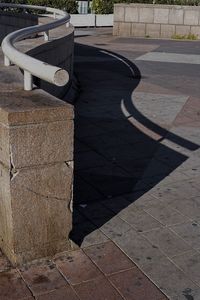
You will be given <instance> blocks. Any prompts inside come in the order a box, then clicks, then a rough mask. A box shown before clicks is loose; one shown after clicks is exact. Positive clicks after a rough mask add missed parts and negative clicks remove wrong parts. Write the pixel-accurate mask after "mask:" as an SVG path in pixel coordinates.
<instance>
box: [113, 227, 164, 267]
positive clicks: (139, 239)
mask: <svg viewBox="0 0 200 300" xmlns="http://www.w3.org/2000/svg"><path fill="white" fill-rule="evenodd" d="M113 240H114V242H115V243H116V244H117V245H118V247H120V249H122V251H123V252H124V253H125V254H126V255H127V256H128V257H129V258H130V259H131V260H133V261H134V262H135V263H136V264H137V265H138V266H139V267H143V266H145V265H148V264H149V263H152V264H157V263H158V261H159V260H160V259H162V258H164V257H165V255H164V254H163V253H161V252H160V250H159V249H158V247H157V246H156V245H152V244H151V243H150V242H149V241H147V239H145V238H144V237H143V236H142V235H141V234H139V233H137V232H136V231H135V230H134V229H131V230H129V231H127V232H125V233H124V234H123V235H122V236H120V237H116V238H114V239H113Z"/></svg>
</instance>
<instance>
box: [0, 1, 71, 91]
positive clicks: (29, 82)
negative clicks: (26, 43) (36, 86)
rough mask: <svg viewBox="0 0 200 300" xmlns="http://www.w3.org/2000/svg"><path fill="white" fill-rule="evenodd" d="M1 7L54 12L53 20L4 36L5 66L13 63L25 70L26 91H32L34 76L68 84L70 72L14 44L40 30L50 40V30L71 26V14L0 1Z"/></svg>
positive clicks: (42, 7)
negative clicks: (43, 60)
mask: <svg viewBox="0 0 200 300" xmlns="http://www.w3.org/2000/svg"><path fill="white" fill-rule="evenodd" d="M0 8H20V9H34V10H40V11H44V12H47V13H52V14H53V15H49V16H53V18H54V20H53V22H50V23H48V24H42V25H35V26H30V27H26V28H23V29H20V30H17V31H15V32H12V33H10V34H8V35H7V36H6V37H5V38H4V40H3V42H2V45H1V47H2V51H3V53H4V55H5V60H4V63H5V66H10V65H11V63H13V64H15V65H17V66H18V67H20V68H21V69H23V70H24V89H25V90H26V91H30V90H32V88H33V76H36V77H38V78H40V79H42V80H45V81H47V82H49V83H53V84H55V85H57V86H64V85H66V84H67V83H68V81H69V74H68V72H67V71H66V70H63V69H61V68H59V67H56V66H52V65H49V64H47V63H45V62H42V61H40V60H38V59H35V58H33V57H30V56H29V55H27V54H25V53H22V52H20V51H19V50H18V49H17V48H16V47H15V46H14V43H15V42H18V41H20V40H23V39H25V38H28V37H30V36H32V35H33V34H36V33H40V32H44V39H45V41H48V40H49V30H51V29H55V28H57V27H59V26H61V25H64V24H66V25H67V26H69V22H70V15H69V14H68V13H66V12H64V11H62V10H59V9H55V8H51V7H44V6H35V5H23V4H8V3H0Z"/></svg>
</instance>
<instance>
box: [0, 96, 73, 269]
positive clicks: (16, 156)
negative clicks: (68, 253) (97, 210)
mask: <svg viewBox="0 0 200 300" xmlns="http://www.w3.org/2000/svg"><path fill="white" fill-rule="evenodd" d="M72 186H73V108H72V106H71V105H69V104H66V103H64V102H62V101H60V100H58V99H57V98H54V97H53V96H50V95H49V94H47V93H45V92H43V91H41V90H40V91H37V90H36V91H32V92H25V91H18V92H6V93H1V99H0V247H1V249H2V251H3V252H4V253H5V254H6V255H7V257H8V258H9V259H10V261H11V262H12V263H13V264H14V265H18V264H22V263H24V262H27V261H30V260H33V259H36V258H40V257H45V256H51V255H54V254H55V253H57V252H61V251H64V250H67V249H69V248H70V241H69V239H68V236H69V232H70V231H71V228H72Z"/></svg>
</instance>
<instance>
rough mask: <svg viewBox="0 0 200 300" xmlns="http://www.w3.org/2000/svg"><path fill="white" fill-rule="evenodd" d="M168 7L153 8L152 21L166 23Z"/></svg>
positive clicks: (167, 20)
mask: <svg viewBox="0 0 200 300" xmlns="http://www.w3.org/2000/svg"><path fill="white" fill-rule="evenodd" d="M168 22H169V9H167V8H166V9H164V8H154V23H160V24H168Z"/></svg>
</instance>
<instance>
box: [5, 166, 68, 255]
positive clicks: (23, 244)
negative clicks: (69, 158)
mask: <svg viewBox="0 0 200 300" xmlns="http://www.w3.org/2000/svg"><path fill="white" fill-rule="evenodd" d="M1 173H2V174H3V186H4V188H5V189H4V190H3V191H2V188H1V191H2V192H1V194H2V199H3V202H2V204H1V205H2V207H1V211H2V215H3V216H4V217H3V219H1V236H2V238H3V242H1V246H2V248H3V249H4V250H5V249H6V247H9V249H10V251H11V252H13V258H12V260H13V261H14V255H15V254H16V255H18V256H20V255H22V256H23V259H26V252H27V259H30V258H32V259H33V258H34V255H35V253H37V255H39V256H40V254H39V253H40V252H41V256H47V255H48V252H49V255H50V254H54V253H55V249H57V248H59V247H61V244H62V250H64V249H66V248H65V247H67V236H68V234H69V232H70V230H71V222H72V219H71V218H72V215H71V214H72V213H71V211H70V208H69V207H70V201H71V194H72V176H73V169H72V168H71V167H70V166H67V165H66V164H65V163H60V164H55V165H52V166H46V167H42V166H41V167H36V168H32V169H20V170H17V171H16V174H15V175H14V177H13V179H12V180H11V181H10V172H9V171H8V170H7V169H5V168H3V167H2V169H1ZM5 211H6V214H5V213H4V212H5ZM53 244H55V245H53ZM52 247H53V249H52ZM20 253H23V254H20ZM8 255H9V258H11V257H10V256H11V255H12V254H11V253H9V254H8ZM18 259H19V258H18Z"/></svg>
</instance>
